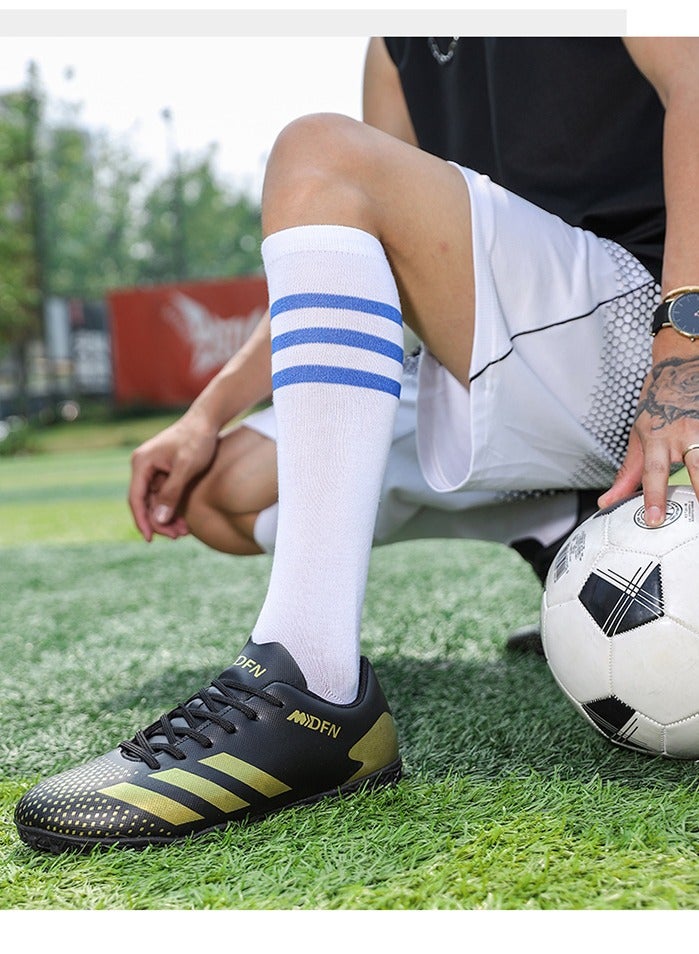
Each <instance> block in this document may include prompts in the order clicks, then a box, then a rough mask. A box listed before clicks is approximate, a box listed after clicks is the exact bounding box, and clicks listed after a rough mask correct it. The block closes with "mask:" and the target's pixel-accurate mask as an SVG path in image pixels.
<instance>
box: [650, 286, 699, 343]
mask: <svg viewBox="0 0 699 954" xmlns="http://www.w3.org/2000/svg"><path fill="white" fill-rule="evenodd" d="M661 328H674V329H675V331H677V332H679V333H680V334H681V335H684V336H685V338H691V339H692V341H694V339H695V338H699V288H694V287H687V288H675V289H674V290H673V291H671V292H668V293H667V295H666V296H665V297H664V298H663V300H662V302H661V303H660V304H659V305H658V307H657V308H656V309H655V312H654V314H653V324H652V325H651V329H650V333H651V334H652V335H653V337H655V335H657V333H658V332H659V331H660V329H661Z"/></svg>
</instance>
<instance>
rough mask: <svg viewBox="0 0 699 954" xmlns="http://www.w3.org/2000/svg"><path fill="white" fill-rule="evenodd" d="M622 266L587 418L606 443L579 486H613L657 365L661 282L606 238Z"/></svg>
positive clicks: (583, 470) (581, 473)
mask: <svg viewBox="0 0 699 954" xmlns="http://www.w3.org/2000/svg"><path fill="white" fill-rule="evenodd" d="M600 241H601V242H602V244H603V245H604V247H605V248H606V250H607V251H608V252H609V254H610V256H611V257H612V259H613V260H614V262H615V263H616V266H617V270H616V280H617V286H618V288H619V295H618V297H617V298H615V299H614V300H613V301H611V302H609V303H608V304H606V305H604V314H605V317H604V330H603V343H602V354H601V361H600V371H599V373H598V376H597V380H596V381H595V384H594V387H593V390H592V394H591V399H590V404H589V407H590V411H589V412H588V414H587V415H586V416H585V417H584V418H583V419H582V420H581V424H582V425H583V427H584V428H585V429H586V430H587V431H589V433H591V434H592V435H593V436H594V437H595V439H596V440H597V442H598V443H599V446H600V454H599V456H594V457H593V456H592V455H590V456H589V457H588V458H586V459H585V460H584V461H583V463H582V466H581V467H580V469H579V470H578V472H577V474H576V475H575V478H574V481H573V486H574V487H576V488H581V489H582V488H585V487H590V488H592V487H607V486H609V485H610V484H611V483H612V481H613V480H614V476H615V474H616V472H617V470H618V468H619V466H620V465H621V462H622V461H623V459H624V456H625V454H626V447H627V443H628V439H629V434H630V432H631V426H632V425H633V422H634V418H635V416H636V409H637V405H638V397H639V394H640V391H641V388H642V386H643V382H644V380H645V378H646V375H647V374H648V372H649V371H650V367H651V342H652V339H651V337H650V325H651V320H652V316H653V310H654V308H655V307H656V305H657V304H658V301H659V299H660V286H659V285H658V284H657V283H656V282H655V281H654V279H653V278H652V276H651V275H650V273H649V272H648V271H647V269H646V268H645V267H644V266H643V265H641V263H640V262H639V261H638V260H637V259H636V257H635V256H634V255H632V254H631V253H630V252H628V251H627V250H626V249H624V248H622V247H621V246H620V245H617V243H616V242H612V241H610V240H609V239H601V240H600Z"/></svg>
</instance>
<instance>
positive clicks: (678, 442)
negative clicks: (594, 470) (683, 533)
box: [599, 329, 699, 527]
mask: <svg viewBox="0 0 699 954" xmlns="http://www.w3.org/2000/svg"><path fill="white" fill-rule="evenodd" d="M653 358H654V363H653V367H652V369H651V371H650V373H649V375H648V377H647V378H646V381H645V384H644V386H643V390H642V391H641V397H640V400H639V403H638V410H637V412H636V419H635V421H634V425H633V428H632V431H631V436H630V439H629V446H628V450H627V453H626V457H625V459H624V463H623V464H622V466H621V469H620V470H619V473H618V474H617V477H616V480H615V481H614V484H613V485H612V487H611V488H610V489H609V490H608V491H607V492H606V493H605V494H603V495H602V496H601V497H600V499H599V505H600V507H608V506H611V505H612V504H614V503H616V502H617V501H618V500H621V499H623V498H624V497H627V496H629V495H630V494H632V493H634V492H635V491H636V490H637V489H638V487H639V486H640V485H642V486H643V499H644V505H645V511H646V513H645V520H646V523H647V524H648V525H649V526H652V527H658V526H660V525H661V524H662V523H663V521H664V520H665V504H666V500H667V482H668V478H669V476H670V468H671V465H672V464H673V463H680V462H682V461H683V455H684V453H685V451H686V449H687V448H688V447H689V445H690V444H699V342H692V341H690V340H689V339H686V340H685V341H684V342H683V341H682V338H681V337H680V336H679V335H678V334H677V332H675V331H674V330H672V329H664V330H662V331H660V332H658V335H657V337H656V339H655V343H654V347H653ZM684 463H685V464H686V466H687V470H688V472H689V476H690V479H691V481H692V486H693V488H694V492H695V493H696V494H697V495H698V496H699V452H697V451H692V452H691V453H690V454H688V455H687V458H686V460H685V461H684Z"/></svg>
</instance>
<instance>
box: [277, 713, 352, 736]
mask: <svg viewBox="0 0 699 954" xmlns="http://www.w3.org/2000/svg"><path fill="white" fill-rule="evenodd" d="M286 721H287V722H295V723H296V725H302V726H303V727H304V729H311V730H312V731H313V732H320V733H321V734H322V735H330V736H332V737H333V739H336V738H337V737H338V735H339V734H340V729H341V726H339V725H335V723H334V722H327V721H326V720H325V719H319V718H318V716H314V715H309V714H308V713H307V712H301V710H300V709H294V711H293V712H292V713H291V715H290V716H287V720H286Z"/></svg>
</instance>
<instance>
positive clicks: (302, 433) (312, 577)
mask: <svg viewBox="0 0 699 954" xmlns="http://www.w3.org/2000/svg"><path fill="white" fill-rule="evenodd" d="M262 254H263V259H264V264H265V270H266V273H267V281H268V285H269V298H270V313H271V315H272V325H271V327H272V387H273V397H274V407H275V414H276V418H277V460H278V472H279V520H278V526H277V536H276V542H275V550H274V558H273V563H272V573H271V577H270V583H269V589H268V592H267V597H266V599H265V602H264V605H263V607H262V610H261V613H260V617H259V619H258V622H257V624H256V625H255V627H254V630H253V633H252V639H253V641H254V642H257V643H266V642H279V643H281V644H282V645H283V646H284V647H285V648H286V649H287V650H288V651H289V652H290V653H291V655H292V656H293V657H294V659H295V660H296V662H297V664H298V665H299V668H300V669H301V670H302V672H303V673H304V676H305V677H306V681H307V683H308V687H309V689H311V691H313V692H315V693H317V694H318V695H321V696H323V697H324V698H326V699H329V700H332V701H334V702H340V703H347V702H351V701H353V700H354V698H355V697H356V692H357V683H358V674H359V629H360V622H361V614H362V606H363V603H364V592H365V587H366V579H367V573H368V567H369V557H370V554H371V543H372V536H373V531H374V523H375V519H376V511H377V507H378V502H379V493H380V489H381V482H382V479H383V473H384V469H385V466H386V460H387V457H388V452H389V449H390V446H391V437H392V433H393V423H394V417H395V412H396V409H397V406H398V398H399V395H400V381H401V375H402V360H403V327H402V320H401V314H400V303H399V299H398V292H397V289H396V285H395V282H394V279H393V275H392V273H391V269H390V267H389V264H388V260H387V258H386V255H385V253H384V250H383V247H382V245H381V243H380V242H379V241H378V240H377V239H376V238H375V237H374V236H372V235H370V234H368V233H366V232H363V231H360V230H358V229H354V228H348V227H344V226H330V225H318V226H315V225H314V226H300V227H298V228H290V229H285V230H283V231H281V232H277V233H274V234H273V235H271V236H269V237H268V238H267V239H265V241H264V243H263V246H262Z"/></svg>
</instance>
